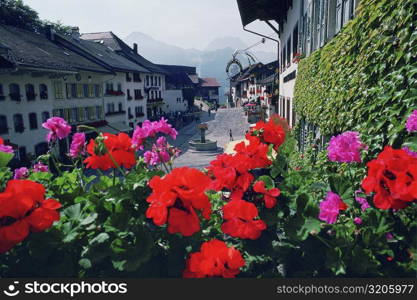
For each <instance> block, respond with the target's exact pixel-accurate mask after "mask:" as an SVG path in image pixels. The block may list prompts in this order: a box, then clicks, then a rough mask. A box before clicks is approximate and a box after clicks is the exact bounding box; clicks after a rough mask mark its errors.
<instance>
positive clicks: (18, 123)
mask: <svg viewBox="0 0 417 300" xmlns="http://www.w3.org/2000/svg"><path fill="white" fill-rule="evenodd" d="M13 122H14V131H16V132H19V133H22V132H23V131H25V127H24V123H23V116H22V115H21V114H15V115H14V116H13Z"/></svg>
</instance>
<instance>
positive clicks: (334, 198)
mask: <svg viewBox="0 0 417 300" xmlns="http://www.w3.org/2000/svg"><path fill="white" fill-rule="evenodd" d="M346 208H347V205H346V203H344V202H343V201H342V199H341V198H340V196H339V195H338V194H336V193H333V192H327V196H326V198H325V199H324V200H323V201H321V202H320V214H319V219H320V220H322V221H325V222H326V223H328V224H334V223H336V220H337V217H338V216H339V212H340V211H341V210H345V209H346Z"/></svg>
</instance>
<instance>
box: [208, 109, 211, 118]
mask: <svg viewBox="0 0 417 300" xmlns="http://www.w3.org/2000/svg"><path fill="white" fill-rule="evenodd" d="M208 115H209V117H210V115H211V108H209V110H208Z"/></svg>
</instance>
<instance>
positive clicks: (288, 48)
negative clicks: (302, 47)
mask: <svg viewBox="0 0 417 300" xmlns="http://www.w3.org/2000/svg"><path fill="white" fill-rule="evenodd" d="M290 59H291V36H290V37H289V38H288V40H287V54H286V64H287V66H288V65H289V64H290Z"/></svg>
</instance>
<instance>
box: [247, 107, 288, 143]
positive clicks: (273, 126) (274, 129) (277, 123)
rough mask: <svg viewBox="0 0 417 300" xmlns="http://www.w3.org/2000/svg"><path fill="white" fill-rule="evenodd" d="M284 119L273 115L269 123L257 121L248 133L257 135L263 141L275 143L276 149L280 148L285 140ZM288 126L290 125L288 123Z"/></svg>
mask: <svg viewBox="0 0 417 300" xmlns="http://www.w3.org/2000/svg"><path fill="white" fill-rule="evenodd" d="M282 123H283V122H282V119H281V118H279V117H278V116H276V115H274V116H272V117H271V118H270V119H269V121H268V122H267V123H265V122H263V121H260V122H258V123H256V125H255V127H254V128H253V129H252V130H251V132H249V133H248V134H247V135H246V138H247V139H249V138H250V136H256V137H258V138H259V139H260V141H261V142H263V143H267V144H272V145H274V149H275V150H278V148H279V146H281V145H282V144H283V143H284V141H285V131H286V130H284V128H285V127H284V128H283V126H282ZM286 127H288V125H286Z"/></svg>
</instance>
